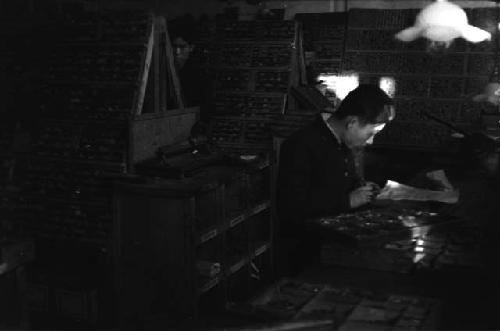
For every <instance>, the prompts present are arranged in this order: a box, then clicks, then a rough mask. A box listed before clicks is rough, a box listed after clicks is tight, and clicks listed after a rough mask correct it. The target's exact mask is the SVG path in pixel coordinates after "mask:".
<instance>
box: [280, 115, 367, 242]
mask: <svg viewBox="0 0 500 331" xmlns="http://www.w3.org/2000/svg"><path fill="white" fill-rule="evenodd" d="M355 169H356V168H355V164H354V157H353V153H352V152H351V150H350V149H348V148H347V147H346V146H345V144H343V143H339V142H338V141H337V139H336V137H335V136H334V135H333V133H332V132H331V131H330V130H329V128H328V127H327V126H326V124H325V122H324V121H323V120H322V118H321V117H319V116H318V118H317V119H316V120H315V121H314V122H313V123H312V124H310V125H309V126H307V127H305V128H303V129H302V130H300V131H298V132H296V133H294V134H293V135H292V136H290V137H289V138H288V139H286V140H285V141H284V142H283V143H282V145H281V148H280V160H279V170H278V183H277V212H278V217H279V224H280V228H281V231H285V233H286V231H287V228H290V230H292V229H294V230H292V231H294V233H296V231H301V230H300V229H301V228H302V226H303V222H304V220H306V219H308V218H314V217H320V216H327V215H337V214H339V213H341V212H345V211H348V210H349V193H350V192H351V191H352V190H353V189H355V188H356V187H357V186H359V184H360V180H359V176H358V175H357V172H356V170H355Z"/></svg>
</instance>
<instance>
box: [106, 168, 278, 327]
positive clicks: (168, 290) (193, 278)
mask: <svg viewBox="0 0 500 331" xmlns="http://www.w3.org/2000/svg"><path fill="white" fill-rule="evenodd" d="M270 181H271V166H270V165H269V163H268V162H258V164H253V165H251V166H250V165H246V166H213V167H207V168H204V169H203V170H202V171H200V172H199V173H198V174H196V175H195V176H193V177H190V178H186V179H176V180H174V179H169V180H166V179H159V180H154V181H153V180H151V179H149V180H147V182H142V183H119V184H117V185H116V189H115V194H114V208H115V213H114V215H115V220H114V221H115V227H114V228H115V229H116V231H115V234H114V239H115V247H114V249H115V257H116V290H117V300H118V309H119V312H118V314H119V316H118V317H119V321H121V323H122V325H132V324H134V323H142V322H143V321H144V320H145V319H147V318H151V317H152V316H155V315H156V316H166V317H167V319H176V318H194V319H196V318H197V317H198V316H199V315H200V314H205V313H207V314H211V313H214V312H218V311H222V310H224V308H225V307H226V306H227V305H228V304H230V303H232V302H238V301H242V300H245V299H247V298H249V296H250V295H252V294H253V293H255V292H256V291H257V290H258V289H259V288H261V286H263V285H265V284H268V283H269V281H270V280H271V279H272V272H273V260H272V259H273V256H272V255H273V254H272V248H273V242H272V232H273V223H272V213H271V203H270V198H271V194H270V192H271V191H270V189H271V186H270Z"/></svg>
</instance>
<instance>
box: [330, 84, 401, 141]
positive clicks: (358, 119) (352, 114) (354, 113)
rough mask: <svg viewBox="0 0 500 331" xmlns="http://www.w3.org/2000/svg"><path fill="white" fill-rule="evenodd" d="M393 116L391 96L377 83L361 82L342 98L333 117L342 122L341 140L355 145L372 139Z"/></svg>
mask: <svg viewBox="0 0 500 331" xmlns="http://www.w3.org/2000/svg"><path fill="white" fill-rule="evenodd" d="M394 116H395V112H394V107H393V102H392V99H391V98H390V97H389V96H388V95H387V94H386V93H385V92H384V91H383V90H382V89H381V88H380V87H378V86H377V85H371V84H361V85H359V86H358V87H357V88H355V89H354V90H352V91H351V92H349V94H348V95H347V96H346V97H345V98H344V100H342V102H341V103H340V105H339V107H338V109H337V110H336V111H335V112H334V113H333V116H332V119H333V120H337V121H340V122H342V123H343V124H344V129H343V131H344V134H343V140H344V143H345V144H346V145H347V146H348V147H350V148H356V147H362V146H364V145H366V144H371V143H373V138H374V137H375V135H376V134H377V133H378V132H380V131H381V130H382V129H383V128H384V126H385V124H386V123H388V122H390V121H391V120H392V119H393V118H394Z"/></svg>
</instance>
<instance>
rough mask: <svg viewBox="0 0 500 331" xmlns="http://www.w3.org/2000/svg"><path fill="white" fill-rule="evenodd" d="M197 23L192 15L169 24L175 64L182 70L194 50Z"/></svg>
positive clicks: (178, 18) (171, 21) (176, 19)
mask: <svg viewBox="0 0 500 331" xmlns="http://www.w3.org/2000/svg"><path fill="white" fill-rule="evenodd" d="M196 26H197V21H196V19H195V18H194V17H193V16H192V15H184V16H180V17H177V18H174V19H172V20H170V21H169V22H168V29H169V35H170V38H171V40H172V48H173V53H174V57H175V62H176V65H177V67H178V68H182V67H183V66H184V64H185V63H186V61H187V59H188V58H189V55H190V54H191V52H192V51H193V49H194V42H195V39H196Z"/></svg>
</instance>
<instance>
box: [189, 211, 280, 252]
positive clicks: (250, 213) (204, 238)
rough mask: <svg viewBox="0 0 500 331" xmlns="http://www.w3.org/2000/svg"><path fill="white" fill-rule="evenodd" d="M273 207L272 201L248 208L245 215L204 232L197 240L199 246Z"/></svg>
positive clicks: (242, 214)
mask: <svg viewBox="0 0 500 331" xmlns="http://www.w3.org/2000/svg"><path fill="white" fill-rule="evenodd" d="M270 207H271V202H270V201H264V202H262V203H259V204H257V205H256V206H254V207H251V208H248V209H247V210H245V211H244V212H243V213H241V214H240V215H238V216H236V217H232V218H231V219H229V220H228V221H226V222H225V223H224V224H222V225H220V226H218V227H214V228H211V229H209V230H206V231H204V232H203V233H202V234H200V235H199V236H198V239H197V240H196V244H197V245H201V244H203V243H205V242H207V241H209V240H210V239H213V238H215V237H217V236H218V235H219V234H221V233H223V232H224V231H226V230H227V229H230V228H233V227H235V226H237V225H238V224H240V223H242V222H244V221H246V220H247V219H248V218H250V217H252V216H254V215H257V214H258V213H260V212H262V211H264V210H267V209H269V208H270Z"/></svg>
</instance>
